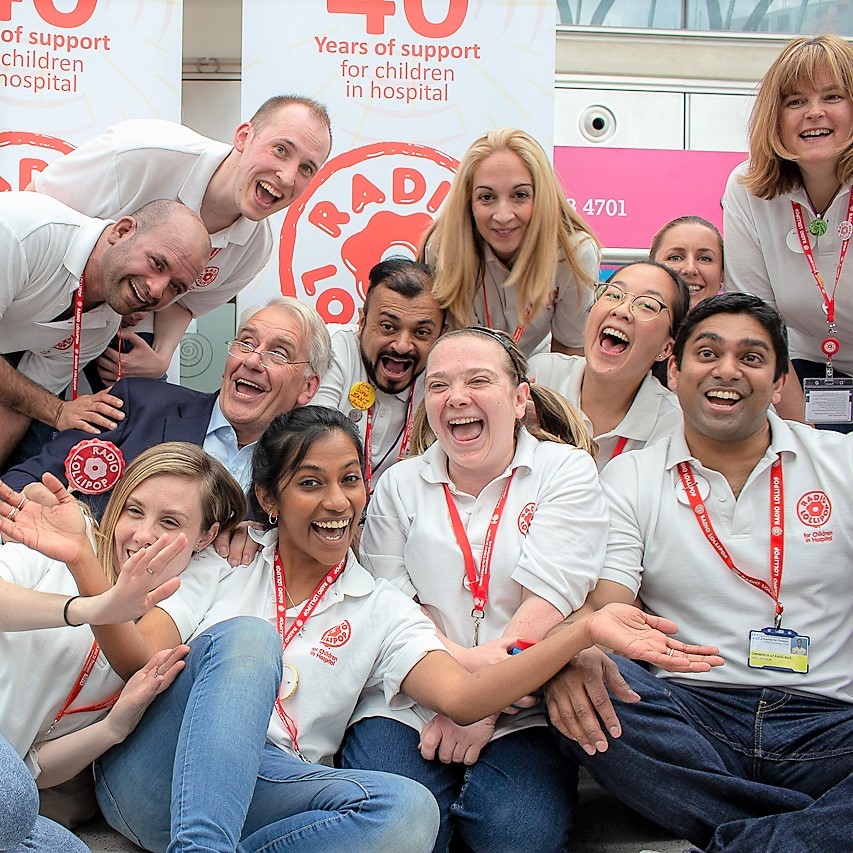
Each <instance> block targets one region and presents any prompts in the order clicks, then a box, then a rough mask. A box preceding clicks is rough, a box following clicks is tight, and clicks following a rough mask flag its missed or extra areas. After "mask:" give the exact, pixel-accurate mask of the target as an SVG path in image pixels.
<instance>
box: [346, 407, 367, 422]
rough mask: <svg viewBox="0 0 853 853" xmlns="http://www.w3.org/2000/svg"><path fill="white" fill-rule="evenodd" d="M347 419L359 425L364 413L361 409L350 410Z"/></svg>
mask: <svg viewBox="0 0 853 853" xmlns="http://www.w3.org/2000/svg"><path fill="white" fill-rule="evenodd" d="M347 417H348V418H349V419H350V420H351V421H352V422H353V423H354V424H357V423H358V422H359V421H360V420H361V419H362V418H363V417H364V412H362V410H361V409H350V410H349V412H348V413H347Z"/></svg>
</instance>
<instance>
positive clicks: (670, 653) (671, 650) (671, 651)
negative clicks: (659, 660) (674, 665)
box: [669, 649, 675, 657]
mask: <svg viewBox="0 0 853 853" xmlns="http://www.w3.org/2000/svg"><path fill="white" fill-rule="evenodd" d="M674 651H675V649H670V650H669V656H670V657H672V653H673V652H674Z"/></svg>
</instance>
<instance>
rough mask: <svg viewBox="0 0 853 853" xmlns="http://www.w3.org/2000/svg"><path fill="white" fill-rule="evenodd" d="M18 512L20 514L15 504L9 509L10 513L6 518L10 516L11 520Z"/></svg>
mask: <svg viewBox="0 0 853 853" xmlns="http://www.w3.org/2000/svg"><path fill="white" fill-rule="evenodd" d="M17 514H18V507H16V506H13V507H12V509H10V510H9V514H8V515H7V516H6V518H8V519H9V521H11V520H12V519H13V518H14V517H15V516H16V515H17Z"/></svg>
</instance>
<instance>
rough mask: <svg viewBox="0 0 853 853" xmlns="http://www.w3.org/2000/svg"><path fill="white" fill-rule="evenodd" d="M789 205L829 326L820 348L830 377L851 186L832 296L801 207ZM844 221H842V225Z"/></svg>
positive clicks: (851, 230) (850, 229)
mask: <svg viewBox="0 0 853 853" xmlns="http://www.w3.org/2000/svg"><path fill="white" fill-rule="evenodd" d="M791 207H792V208H793V210H794V225H795V226H796V229H797V236H798V237H799V238H800V246H801V247H802V249H803V254H804V255H805V256H806V261H807V262H808V265H809V269H810V270H811V274H812V277H813V278H814V280H815V283H816V284H817V288H818V290H819V291H820V295H821V297H822V298H823V307H824V310H825V312H826V322H827V325H828V327H829V337H828V338H827V339H826V340H825V341H823V343H822V345H821V349H822V350H823V353H824V355H825V356H826V357H827V360H828V364H827V374H826V375H827V378H831V377H832V357H833V356H834V355H835V354H836V353H837V352H838V350H839V348H840V347H839V341H838V339H837V338H836V337H835V334H836V329H835V291H836V290H837V289H838V281H839V279H840V278H841V269H842V267H843V266H844V258H845V257H846V255H847V248H848V246H849V244H850V237H851V236H853V225H851V222H850V219H851V214H853V187H851V188H850V197H849V200H848V202H847V216H846V217H845V220H844V222H845V223H847V227H845V228H844V230H843V236H842V239H841V249H840V251H839V253H838V263H837V264H836V266H835V284H834V286H833V288H832V296H830V295H829V294H828V293H827V292H826V285H824V283H823V277H822V276H821V274H820V270H818V268H817V263H815V259H814V252H812V247H811V243H809V237H808V233H807V232H806V225H805V221H804V220H803V208H802V207H801V205H800V204H799V202H796V201H792V202H791ZM843 226H844V223H842V227H843Z"/></svg>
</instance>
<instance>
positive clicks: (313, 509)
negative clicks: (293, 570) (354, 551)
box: [258, 430, 367, 573]
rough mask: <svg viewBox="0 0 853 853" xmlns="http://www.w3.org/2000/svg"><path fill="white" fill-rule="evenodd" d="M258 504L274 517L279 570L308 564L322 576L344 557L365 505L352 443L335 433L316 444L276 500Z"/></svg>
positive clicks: (311, 447) (262, 500)
mask: <svg viewBox="0 0 853 853" xmlns="http://www.w3.org/2000/svg"><path fill="white" fill-rule="evenodd" d="M258 499H259V500H260V502H261V505H262V506H263V507H264V509H265V510H266V511H267V512H272V513H273V514H274V515H277V516H278V542H279V551H280V553H281V558H282V562H283V563H284V565H285V567H288V566H295V565H299V566H300V567H304V566H306V565H308V566H310V567H313V568H314V569H315V570H317V571H319V572H320V573H322V571H324V569H325V568H328V567H329V566H334V565H335V564H336V563H338V562H340V561H341V560H342V559H343V558H344V557H345V556H346V553H347V550H348V548H349V547H350V544H351V543H352V539H353V536H354V534H355V530H356V527H357V525H358V522H359V519H360V518H361V514H362V512H363V511H364V506H365V504H366V502H367V493H366V491H365V488H364V479H363V477H362V474H361V465H360V463H359V458H358V451H357V449H356V447H355V445H354V444H353V440H352V438H350V437H349V436H348V435H346V434H345V433H343V432H341V431H340V430H335V431H334V432H331V433H327V434H326V436H324V437H323V438H319V439H317V441H315V442H314V443H313V444H312V445H311V446H310V447H309V448H308V451H307V452H306V454H305V457H304V458H303V460H302V462H301V464H300V465H299V468H297V470H296V471H295V472H294V473H293V475H292V476H290V479H289V480H287V481H286V482H285V483H283V484H282V486H281V490H280V492H279V495H278V497H277V498H276V499H271V498H270V496H264V495H261V494H258Z"/></svg>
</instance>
